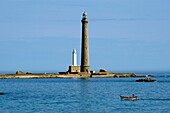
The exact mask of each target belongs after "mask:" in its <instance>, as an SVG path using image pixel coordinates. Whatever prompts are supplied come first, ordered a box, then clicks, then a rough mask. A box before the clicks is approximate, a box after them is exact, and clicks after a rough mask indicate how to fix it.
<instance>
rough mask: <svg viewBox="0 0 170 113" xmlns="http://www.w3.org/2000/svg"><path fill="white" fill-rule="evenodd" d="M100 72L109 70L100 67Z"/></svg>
mask: <svg viewBox="0 0 170 113" xmlns="http://www.w3.org/2000/svg"><path fill="white" fill-rule="evenodd" d="M99 72H108V71H107V70H105V69H100V71H99Z"/></svg>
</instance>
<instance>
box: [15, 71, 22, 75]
mask: <svg viewBox="0 0 170 113" xmlns="http://www.w3.org/2000/svg"><path fill="white" fill-rule="evenodd" d="M16 74H17V75H22V74H24V73H23V72H22V71H20V70H18V71H17V72H16Z"/></svg>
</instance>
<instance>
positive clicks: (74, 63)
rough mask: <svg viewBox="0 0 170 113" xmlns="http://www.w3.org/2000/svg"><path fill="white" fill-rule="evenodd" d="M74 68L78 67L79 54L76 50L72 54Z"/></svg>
mask: <svg viewBox="0 0 170 113" xmlns="http://www.w3.org/2000/svg"><path fill="white" fill-rule="evenodd" d="M72 66H77V53H76V49H75V48H74V49H73V52H72Z"/></svg>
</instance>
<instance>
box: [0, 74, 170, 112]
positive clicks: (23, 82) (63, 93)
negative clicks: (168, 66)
mask: <svg viewBox="0 0 170 113" xmlns="http://www.w3.org/2000/svg"><path fill="white" fill-rule="evenodd" d="M137 79H139V78H97V79H94V78H90V79H89V80H82V79H57V78H56V79H0V91H1V92H5V93H6V94H5V95H0V113H33V112H34V113H35V112H37V113H111V112H115V113H125V112H126V113H127V112H128V113H129V112H133V113H134V112H136V113H170V77H155V78H154V79H156V80H158V82H154V83H139V82H134V81H135V80H137ZM132 94H135V95H137V96H138V97H139V100H137V101H121V100H120V98H119V95H132Z"/></svg>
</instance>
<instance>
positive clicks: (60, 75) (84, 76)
mask: <svg viewBox="0 0 170 113" xmlns="http://www.w3.org/2000/svg"><path fill="white" fill-rule="evenodd" d="M112 77H137V75H136V74H134V73H129V74H122V73H109V74H98V73H91V74H89V73H83V74H82V73H77V74H0V78H4V79H5V78H112Z"/></svg>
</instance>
